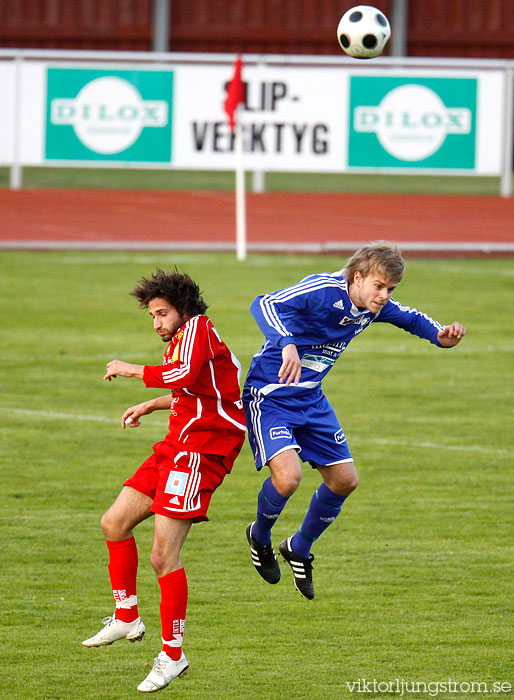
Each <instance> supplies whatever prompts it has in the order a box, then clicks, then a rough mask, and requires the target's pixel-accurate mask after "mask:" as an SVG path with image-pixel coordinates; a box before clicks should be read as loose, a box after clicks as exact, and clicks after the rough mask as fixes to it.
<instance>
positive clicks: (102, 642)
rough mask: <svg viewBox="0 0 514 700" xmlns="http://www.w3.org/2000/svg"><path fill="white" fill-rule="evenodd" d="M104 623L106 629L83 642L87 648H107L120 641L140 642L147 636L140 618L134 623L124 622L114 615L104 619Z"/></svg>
mask: <svg viewBox="0 0 514 700" xmlns="http://www.w3.org/2000/svg"><path fill="white" fill-rule="evenodd" d="M102 623H103V624H104V628H103V629H101V630H100V632H98V634H95V636H94V637H90V638H89V639H85V640H84V641H83V642H82V644H83V645H84V646H85V647H106V646H107V645H108V644H112V643H113V642H117V641H118V639H128V640H129V642H140V641H141V640H142V639H143V637H144V636H145V626H144V624H143V620H142V619H141V618H140V617H138V618H136V619H135V620H134V621H133V622H123V621H122V620H117V619H116V618H115V616H114V615H112V617H104V619H103V620H102Z"/></svg>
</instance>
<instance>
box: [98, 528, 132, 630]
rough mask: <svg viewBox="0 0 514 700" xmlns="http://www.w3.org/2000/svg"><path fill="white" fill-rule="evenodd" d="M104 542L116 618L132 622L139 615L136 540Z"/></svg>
mask: <svg viewBox="0 0 514 700" xmlns="http://www.w3.org/2000/svg"><path fill="white" fill-rule="evenodd" d="M106 544H107V548H108V550H109V576H110V578H111V586H112V594H113V596H114V601H115V603H116V619H117V620H122V621H123V622H133V621H134V620H135V619H136V618H137V617H139V613H138V610H137V594H136V577H137V547H136V540H135V539H134V538H133V537H129V538H128V539H127V540H121V542H106Z"/></svg>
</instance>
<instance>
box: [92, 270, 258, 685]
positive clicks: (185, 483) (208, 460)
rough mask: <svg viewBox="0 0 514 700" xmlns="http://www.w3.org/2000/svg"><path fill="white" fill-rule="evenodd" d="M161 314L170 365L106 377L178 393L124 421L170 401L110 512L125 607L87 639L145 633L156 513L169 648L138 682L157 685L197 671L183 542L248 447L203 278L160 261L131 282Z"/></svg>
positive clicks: (116, 364)
mask: <svg viewBox="0 0 514 700" xmlns="http://www.w3.org/2000/svg"><path fill="white" fill-rule="evenodd" d="M131 294H132V295H133V296H135V297H136V298H137V299H138V300H139V303H140V306H141V307H142V308H147V309H148V310H149V312H150V315H151V316H152V318H153V325H154V330H155V331H156V332H157V333H158V334H159V335H160V336H161V338H162V340H163V341H165V342H167V343H168V346H167V348H166V351H165V353H164V360H163V363H162V365H158V366H155V367H152V366H146V365H145V366H143V365H135V364H130V363H128V362H122V361H121V360H112V362H109V363H108V364H107V371H106V374H105V377H104V379H107V380H109V381H111V379H114V378H115V377H117V376H120V377H137V378H139V379H142V380H143V381H144V383H145V385H146V386H147V387H156V388H162V389H169V390H171V393H170V394H167V395H165V396H161V397H159V398H155V399H150V400H149V401H145V402H143V403H140V404H138V405H136V406H131V407H130V408H128V409H127V410H126V411H125V413H124V414H123V416H122V419H121V423H122V427H123V428H125V427H126V426H130V427H138V426H139V425H140V424H141V422H140V419H141V417H142V416H145V415H148V414H149V413H152V412H153V411H155V410H159V409H167V410H169V411H170V420H169V432H168V434H167V435H166V437H165V438H164V440H162V441H161V442H158V443H156V444H155V445H154V446H153V454H152V455H151V456H150V457H149V458H148V459H147V460H146V461H145V462H143V464H142V465H141V466H140V467H139V469H138V470H137V471H136V473H135V474H134V475H133V476H132V477H130V479H128V480H127V481H125V483H124V485H123V488H122V490H121V492H120V494H119V496H118V498H117V499H116V501H115V502H114V503H113V504H112V506H111V507H110V508H109V510H107V512H106V513H105V514H104V516H103V518H102V530H103V533H104V536H105V539H106V543H107V547H108V550H109V576H110V579H111V586H112V590H113V596H114V600H115V603H116V610H115V612H114V614H113V615H112V617H109V618H105V620H104V621H103V622H104V628H103V629H102V630H100V632H98V633H97V634H96V635H94V636H93V637H91V638H90V639H86V640H85V641H84V642H82V643H83V644H84V646H87V647H97V646H106V645H108V644H112V643H113V642H115V641H117V640H118V639H128V640H129V641H131V642H134V641H138V640H140V639H142V637H143V635H144V633H145V627H144V624H143V622H142V620H141V618H140V616H139V612H138V608H137V593H136V575H137V565H138V557H137V547H136V542H135V539H134V535H133V532H132V531H133V528H134V527H135V526H136V525H138V523H140V522H141V521H143V520H145V519H146V518H148V517H150V516H151V515H152V514H154V515H155V524H154V541H153V548H152V554H151V562H152V565H153V567H154V569H155V572H156V574H157V577H158V582H159V585H160V588H161V605H160V613H161V627H162V644H163V646H162V650H161V652H160V653H159V655H158V656H157V658H156V659H155V663H154V666H153V669H152V671H151V672H150V673H149V675H148V676H147V677H146V678H145V680H144V681H142V682H141V683H140V684H139V686H138V690H140V691H142V692H154V691H156V690H160V689H161V688H165V687H166V686H167V685H168V684H169V683H170V681H172V680H173V679H174V678H176V677H178V676H183V675H185V673H186V672H187V669H188V662H187V660H186V657H185V655H184V652H183V651H182V638H183V634H184V624H185V617H186V607H187V595H188V594H187V579H186V575H185V572H184V567H183V565H182V562H181V559H180V550H181V547H182V545H183V544H184V542H185V539H186V537H187V535H188V533H189V530H190V528H191V525H192V523H195V522H200V521H202V520H208V518H207V508H208V506H209V502H210V499H211V496H212V494H213V492H214V491H215V490H216V489H217V488H218V486H219V485H220V484H221V482H222V481H223V479H224V477H225V476H226V474H228V473H229V472H230V471H231V469H232V465H233V463H234V460H235V459H236V457H237V455H238V454H239V451H240V449H241V447H242V444H243V441H244V435H245V419H244V412H243V408H242V403H241V398H240V391H239V373H240V365H239V362H238V361H237V359H236V357H235V356H234V355H233V354H232V353H231V352H230V350H229V349H228V348H227V346H226V345H225V343H224V342H223V341H222V340H221V338H220V337H219V335H218V333H217V332H216V329H215V328H214V326H213V325H212V322H211V321H210V319H209V318H208V317H207V316H206V315H205V311H206V310H207V306H206V304H205V302H204V301H203V298H202V296H201V293H200V290H199V288H198V286H197V284H196V283H195V282H193V280H192V279H191V278H190V277H189V276H188V275H185V274H181V273H179V272H177V271H175V272H173V273H171V274H166V273H164V272H163V271H162V270H158V271H157V272H156V273H155V274H154V275H152V277H151V278H149V279H146V278H143V279H141V280H140V282H139V284H138V286H137V287H136V288H135V289H134V290H133V291H132V292H131Z"/></svg>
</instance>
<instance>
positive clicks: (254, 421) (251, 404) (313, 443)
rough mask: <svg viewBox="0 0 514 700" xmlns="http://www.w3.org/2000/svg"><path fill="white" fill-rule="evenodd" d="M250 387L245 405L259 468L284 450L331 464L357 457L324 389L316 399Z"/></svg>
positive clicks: (251, 443)
mask: <svg viewBox="0 0 514 700" xmlns="http://www.w3.org/2000/svg"><path fill="white" fill-rule="evenodd" d="M281 398H282V397H278V396H277V398H275V397H272V396H271V395H269V394H268V395H266V396H265V395H262V394H260V393H259V392H258V391H257V390H256V389H253V388H248V387H247V388H246V389H245V391H244V393H243V405H244V409H245V413H246V423H247V427H248V439H249V442H250V447H251V448H252V452H253V456H254V459H255V466H256V467H257V469H262V467H263V466H264V465H265V464H267V463H268V462H269V460H270V459H271V458H272V457H275V456H276V455H278V454H279V453H280V452H284V451H285V450H289V449H295V450H297V452H298V453H299V457H300V459H301V460H302V461H303V462H310V463H311V464H312V466H314V467H315V466H316V465H319V466H330V465H331V464H338V463H339V462H351V461H353V459H352V455H351V452H350V450H349V448H348V443H347V441H346V436H345V434H344V432H343V429H342V428H341V426H340V425H339V421H338V420H337V417H336V414H335V413H334V409H333V408H332V406H331V405H330V403H329V402H328V400H327V398H326V397H325V396H324V394H323V393H321V392H320V393H319V394H318V393H315V394H314V397H313V399H311V397H310V396H309V397H308V398H306V399H303V400H300V399H296V400H295V399H294V398H293V399H291V397H290V396H289V397H287V400H284V399H283V398H282V400H280V399H281Z"/></svg>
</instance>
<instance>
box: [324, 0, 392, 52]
mask: <svg viewBox="0 0 514 700" xmlns="http://www.w3.org/2000/svg"><path fill="white" fill-rule="evenodd" d="M390 36H391V27H390V26H389V21H388V19H387V17H386V16H385V15H384V13H383V12H381V11H380V10H377V8H376V7H371V5H357V7H352V8H351V9H349V10H348V11H347V12H345V13H344V15H343V16H342V17H341V19H340V20H339V24H338V25H337V40H338V41H339V45H340V46H341V48H342V49H343V51H344V52H345V53H347V54H348V55H349V56H353V58H375V56H380V54H381V53H382V52H383V50H384V49H385V47H386V45H387V42H388V41H389V37H390Z"/></svg>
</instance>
